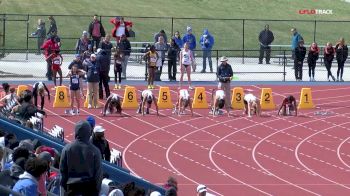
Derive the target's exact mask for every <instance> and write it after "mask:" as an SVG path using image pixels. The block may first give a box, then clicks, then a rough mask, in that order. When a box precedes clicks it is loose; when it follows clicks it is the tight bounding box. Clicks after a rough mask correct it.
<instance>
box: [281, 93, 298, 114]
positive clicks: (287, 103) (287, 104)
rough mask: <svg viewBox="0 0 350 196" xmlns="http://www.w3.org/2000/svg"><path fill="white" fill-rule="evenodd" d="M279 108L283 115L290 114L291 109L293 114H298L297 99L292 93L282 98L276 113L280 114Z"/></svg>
mask: <svg viewBox="0 0 350 196" xmlns="http://www.w3.org/2000/svg"><path fill="white" fill-rule="evenodd" d="M281 110H282V115H283V116H289V115H292V112H293V111H294V115H295V116H297V115H298V108H297V101H296V99H295V97H294V96H293V95H289V96H288V97H286V98H284V99H283V101H282V104H281V107H280V109H279V110H278V113H277V115H280V112H281Z"/></svg>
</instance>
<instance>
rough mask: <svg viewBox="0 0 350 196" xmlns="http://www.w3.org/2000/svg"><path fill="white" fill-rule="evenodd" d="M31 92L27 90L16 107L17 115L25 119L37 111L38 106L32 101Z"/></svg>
mask: <svg viewBox="0 0 350 196" xmlns="http://www.w3.org/2000/svg"><path fill="white" fill-rule="evenodd" d="M32 97H33V95H32V92H31V91H27V92H26V93H25V95H24V97H23V102H22V104H21V105H20V106H19V108H18V117H19V118H21V119H23V120H24V121H27V120H29V119H30V117H32V116H35V113H37V112H39V110H38V108H37V107H36V106H35V105H33V103H32Z"/></svg>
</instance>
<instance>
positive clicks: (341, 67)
mask: <svg viewBox="0 0 350 196" xmlns="http://www.w3.org/2000/svg"><path fill="white" fill-rule="evenodd" d="M344 64H345V61H338V70H337V78H338V79H339V75H340V78H343V72H344Z"/></svg>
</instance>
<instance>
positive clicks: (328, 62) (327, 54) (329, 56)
mask: <svg viewBox="0 0 350 196" xmlns="http://www.w3.org/2000/svg"><path fill="white" fill-rule="evenodd" d="M334 54H335V49H334V48H333V46H332V43H330V42H327V44H326V47H325V48H324V52H323V60H324V65H325V66H326V69H327V80H328V81H329V82H330V79H329V76H331V78H332V80H333V81H335V77H334V76H333V74H332V70H331V68H332V62H333V59H334Z"/></svg>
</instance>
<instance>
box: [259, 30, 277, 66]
mask: <svg viewBox="0 0 350 196" xmlns="http://www.w3.org/2000/svg"><path fill="white" fill-rule="evenodd" d="M274 39H275V37H274V36H273V33H272V31H270V29H269V25H268V24H266V25H265V29H264V30H262V31H261V32H260V34H259V43H260V55H259V64H262V63H263V59H264V53H265V55H266V56H265V58H266V59H265V61H266V64H270V55H271V46H270V44H271V43H272V42H273V40H274Z"/></svg>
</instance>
